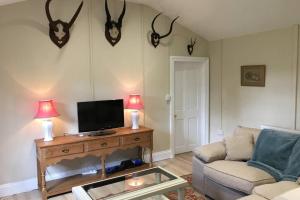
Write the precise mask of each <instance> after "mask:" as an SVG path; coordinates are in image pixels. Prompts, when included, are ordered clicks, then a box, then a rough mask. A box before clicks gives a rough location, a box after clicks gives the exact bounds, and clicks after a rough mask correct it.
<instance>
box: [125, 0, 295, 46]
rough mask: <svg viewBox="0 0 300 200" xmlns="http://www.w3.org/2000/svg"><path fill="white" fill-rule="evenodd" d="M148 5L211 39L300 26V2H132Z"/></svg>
mask: <svg viewBox="0 0 300 200" xmlns="http://www.w3.org/2000/svg"><path fill="white" fill-rule="evenodd" d="M128 1H131V2H136V3H141V4H145V5H148V6H150V7H152V8H154V9H156V10H158V11H160V12H164V14H165V15H167V16H169V17H174V16H176V15H179V16H180V18H179V20H178V22H179V23H180V24H182V25H184V26H185V27H188V28H189V29H191V30H193V31H194V32H196V33H198V34H199V35H201V36H202V37H204V38H205V39H207V40H210V41H211V40H218V39H223V38H229V37H235V36H240V35H245V34H250V33H256V32H263V31H268V30H273V29H278V28H284V27H288V26H292V25H293V24H300V0H128Z"/></svg>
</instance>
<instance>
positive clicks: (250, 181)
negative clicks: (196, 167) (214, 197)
mask: <svg viewBox="0 0 300 200" xmlns="http://www.w3.org/2000/svg"><path fill="white" fill-rule="evenodd" d="M204 174H205V176H206V177H207V178H209V179H211V180H213V181H215V182H217V183H219V184H221V185H223V186H225V187H229V188H232V189H235V190H238V191H240V192H244V193H246V194H251V193H252V190H253V188H254V187H256V186H259V185H262V184H267V183H274V182H275V179H274V178H273V177H272V176H271V175H270V174H268V173H267V172H265V171H263V170H260V169H257V168H254V167H251V166H248V165H247V163H246V162H241V161H226V160H221V161H215V162H213V163H210V164H206V165H205V166H204Z"/></svg>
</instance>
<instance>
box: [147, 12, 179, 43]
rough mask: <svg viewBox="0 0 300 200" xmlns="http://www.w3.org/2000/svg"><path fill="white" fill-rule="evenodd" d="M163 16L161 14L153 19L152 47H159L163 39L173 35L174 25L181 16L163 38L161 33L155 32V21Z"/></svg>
mask: <svg viewBox="0 0 300 200" xmlns="http://www.w3.org/2000/svg"><path fill="white" fill-rule="evenodd" d="M161 14H162V13H159V14H158V15H156V16H155V17H154V19H153V21H152V25H151V27H152V34H151V43H152V45H153V46H154V47H155V48H156V47H157V46H158V45H159V43H160V40H161V39H163V38H165V37H168V36H169V35H170V34H171V33H172V31H173V25H174V23H175V21H176V20H177V19H178V18H179V16H178V17H176V18H175V19H174V20H173V21H172V23H171V26H170V30H169V32H168V33H167V34H165V35H162V36H161V35H160V34H159V33H157V32H156V31H155V28H154V24H155V21H156V19H157V18H158V17H159V16H160V15H161Z"/></svg>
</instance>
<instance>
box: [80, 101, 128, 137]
mask: <svg viewBox="0 0 300 200" xmlns="http://www.w3.org/2000/svg"><path fill="white" fill-rule="evenodd" d="M77 111H78V129H79V132H80V133H82V132H94V131H102V130H106V129H112V128H118V127H124V103H123V99H118V100H106V101H91V102H79V103H77Z"/></svg>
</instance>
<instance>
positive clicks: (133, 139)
mask: <svg viewBox="0 0 300 200" xmlns="http://www.w3.org/2000/svg"><path fill="white" fill-rule="evenodd" d="M148 141H150V135H145V134H136V135H131V136H125V137H123V144H125V145H127V144H135V143H141V142H148Z"/></svg>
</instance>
